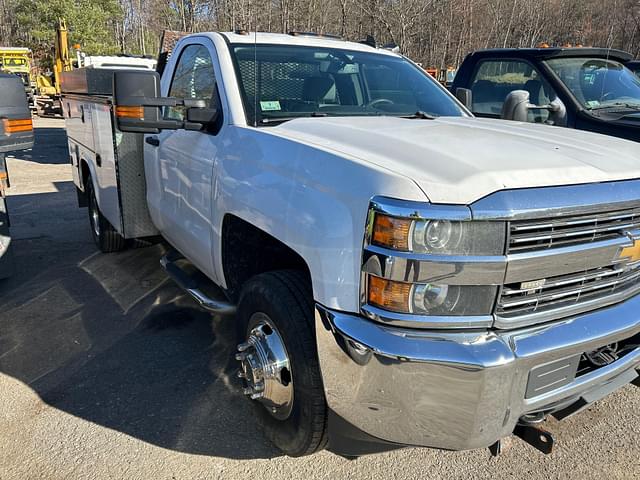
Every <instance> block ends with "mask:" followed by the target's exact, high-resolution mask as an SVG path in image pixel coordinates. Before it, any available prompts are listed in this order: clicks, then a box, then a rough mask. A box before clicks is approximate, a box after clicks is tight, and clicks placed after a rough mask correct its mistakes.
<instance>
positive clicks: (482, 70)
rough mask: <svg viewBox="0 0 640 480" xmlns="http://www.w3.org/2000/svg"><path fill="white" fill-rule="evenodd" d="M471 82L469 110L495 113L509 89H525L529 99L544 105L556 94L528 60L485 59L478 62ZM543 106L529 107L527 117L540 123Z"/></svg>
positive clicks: (543, 116)
mask: <svg viewBox="0 0 640 480" xmlns="http://www.w3.org/2000/svg"><path fill="white" fill-rule="evenodd" d="M472 80H473V81H472V82H471V91H472V92H473V98H472V100H473V106H472V111H473V113H476V114H479V115H485V116H491V117H499V116H500V113H501V112H502V105H503V104H504V100H505V98H507V95H509V93H510V92H512V91H513V90H526V91H527V92H529V99H530V102H531V103H533V104H535V105H547V104H548V103H549V102H550V101H551V100H553V99H554V98H555V97H556V95H555V93H553V91H552V89H551V86H550V85H549V84H548V83H547V81H546V80H545V79H544V78H543V77H542V75H541V74H540V73H539V72H538V70H536V69H535V68H534V67H533V66H532V65H531V64H530V63H528V62H524V61H521V60H486V61H484V62H482V63H480V66H479V67H478V68H477V69H476V72H475V74H474V76H473V79H472ZM548 118H549V112H548V111H547V110H530V111H529V121H530V122H534V123H544V122H545V121H547V119H548Z"/></svg>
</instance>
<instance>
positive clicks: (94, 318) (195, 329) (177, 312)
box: [0, 128, 278, 459]
mask: <svg viewBox="0 0 640 480" xmlns="http://www.w3.org/2000/svg"><path fill="white" fill-rule="evenodd" d="M39 130H41V129H37V130H36V132H37V138H38V139H39V141H41V140H42V139H48V140H47V141H51V142H52V144H56V145H57V144H59V143H61V140H60V137H62V139H63V140H64V131H62V130H61V129H55V128H52V129H44V130H52V131H53V132H51V134H47V135H46V136H44V135H43V134H42V133H43V132H39ZM49 137H52V138H49ZM62 143H63V144H64V141H62ZM36 151H37V149H36ZM30 155H31V154H30ZM26 157H27V155H25V156H21V157H19V158H20V159H25V160H30V162H40V161H42V162H45V161H46V162H48V163H53V164H56V163H63V162H62V160H60V159H58V158H51V157H49V156H46V157H37V156H33V155H32V156H31V157H30V159H28V158H26ZM59 160H60V161H59ZM64 162H66V151H65V155H64ZM21 165H24V168H26V169H29V168H37V167H38V165H34V164H33V163H27V162H24V163H21ZM22 173H29V171H25V172H22ZM59 187H61V188H58V189H57V190H58V191H57V192H54V193H42V194H38V193H29V194H28V195H18V196H16V197H14V198H10V200H12V201H11V202H10V203H11V205H10V206H13V207H15V210H16V222H15V223H16V229H18V230H20V229H22V232H21V233H22V236H20V237H18V239H17V240H15V241H14V242H13V244H12V249H13V253H14V255H15V263H16V266H17V269H16V272H15V274H14V275H13V276H12V277H11V278H9V279H7V280H0V372H1V373H3V374H6V375H10V376H11V377H14V378H16V379H18V380H20V381H22V382H23V383H25V384H28V385H29V386H30V387H31V388H32V389H33V390H34V391H36V392H37V393H38V395H39V396H40V397H41V398H42V400H43V401H45V402H46V403H48V404H49V405H51V406H53V407H55V408H58V409H60V410H62V411H64V412H67V413H69V414H72V415H75V416H77V417H79V418H82V419H85V420H87V421H90V422H94V423H96V424H99V425H102V426H104V427H107V428H110V429H114V430H117V431H120V432H123V433H125V434H127V435H130V436H132V437H135V438H137V439H140V440H143V441H145V442H149V443H151V444H155V445H158V446H161V447H164V448H167V449H172V450H176V451H180V452H187V453H195V454H201V455H212V456H220V457H228V458H238V459H246V458H271V457H274V456H276V455H278V453H277V451H276V450H275V449H274V448H273V447H272V446H271V445H270V443H269V442H268V441H267V440H266V439H265V438H264V436H263V435H262V433H261V432H260V431H259V430H257V428H256V425H255V421H254V418H255V417H254V415H253V412H252V409H253V406H252V405H251V404H250V403H249V402H248V401H246V400H245V399H244V397H243V396H242V395H241V394H240V393H239V384H238V381H237V380H236V378H235V360H234V359H233V350H234V345H235V338H234V329H233V319H232V318H231V319H221V318H212V317H211V316H210V315H208V314H206V313H204V312H202V311H201V310H199V309H197V308H196V306H195V304H194V303H193V302H192V301H191V300H190V299H188V298H186V297H185V296H184V295H183V294H182V292H181V291H180V290H178V288H177V287H176V286H175V285H174V284H173V283H172V282H171V281H170V280H168V279H167V277H166V275H165V273H164V272H163V271H162V269H161V268H160V266H159V258H160V256H161V255H162V253H163V251H164V248H165V247H164V246H163V245H155V246H152V247H148V248H140V249H132V250H128V251H125V252H122V253H118V254H110V255H103V254H99V253H96V249H95V246H94V245H93V243H92V241H91V236H90V233H89V227H88V223H87V219H86V211H84V210H78V209H77V206H76V203H75V193H74V191H73V188H71V186H70V185H68V184H64V185H62V184H60V185H59ZM56 219H58V221H56ZM60 219H62V220H60Z"/></svg>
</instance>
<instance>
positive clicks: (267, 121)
mask: <svg viewBox="0 0 640 480" xmlns="http://www.w3.org/2000/svg"><path fill="white" fill-rule="evenodd" d="M328 116H329V115H328V114H327V113H326V112H311V113H310V114H308V115H298V116H296V117H265V118H263V119H262V120H260V123H262V124H263V125H267V124H273V123H282V122H288V121H289V120H296V119H298V118H317V117H328Z"/></svg>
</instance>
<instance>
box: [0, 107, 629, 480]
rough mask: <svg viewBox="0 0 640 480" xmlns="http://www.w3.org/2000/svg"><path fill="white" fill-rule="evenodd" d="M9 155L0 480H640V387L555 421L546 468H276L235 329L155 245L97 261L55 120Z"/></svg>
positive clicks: (459, 456)
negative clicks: (258, 422) (241, 370)
mask: <svg viewBox="0 0 640 480" xmlns="http://www.w3.org/2000/svg"><path fill="white" fill-rule="evenodd" d="M36 127H37V129H36V133H37V145H36V148H35V149H34V150H33V151H30V152H21V153H18V154H16V155H15V157H12V158H9V160H8V164H9V172H10V175H11V179H12V184H13V188H12V189H11V197H10V198H9V210H10V212H11V218H12V233H13V236H14V239H15V241H14V243H13V249H14V254H15V256H16V263H17V265H18V269H17V272H16V274H15V275H14V276H13V277H12V278H10V279H8V280H5V281H0V392H1V394H0V479H1V480H9V479H19V480H25V479H48V480H56V479H65V480H69V479H94V478H96V479H111V478H113V479H153V480H159V479H205V478H206V479H209V478H212V479H218V478H239V477H251V478H262V479H279V478H286V479H288V480H293V479H298V478H300V479H306V480H308V479H311V478H314V479H315V478H327V479H333V478H354V479H356V478H362V479H365V478H384V479H387V478H393V479H416V478H463V479H465V480H470V479H479V478H527V479H537V478H541V479H550V478H594V479H595V478H597V479H602V478H607V479H611V478H640V460H639V453H640V439H639V437H638V433H637V432H638V431H640V415H638V411H640V390H638V389H637V388H634V387H630V386H629V387H625V388H624V389H622V390H620V391H618V392H616V393H615V394H613V395H611V396H610V397H608V398H607V399H605V400H603V401H601V402H599V403H597V404H596V405H594V406H593V407H592V408H591V409H590V410H588V411H587V412H585V413H583V414H581V415H579V416H577V417H573V418H570V419H568V420H566V421H565V422H563V423H555V422H549V425H548V428H549V429H551V430H552V431H554V433H555V436H556V440H557V446H556V448H555V451H554V453H553V454H552V455H549V456H543V455H541V454H538V453H537V452H536V451H535V450H533V449H532V448H530V447H528V446H526V445H525V444H523V443H522V442H521V441H520V440H518V439H514V440H513V442H512V445H511V447H510V448H509V449H507V451H506V452H505V453H503V454H502V455H501V456H500V457H499V458H497V459H494V458H491V457H490V455H489V453H488V451H485V450H482V451H473V452H440V451H434V450H427V449H404V450H398V451H395V452H389V453H385V454H378V455H370V456H366V457H361V458H359V459H357V460H347V459H344V458H342V457H340V456H337V455H335V454H333V453H331V452H322V453H319V454H317V455H314V456H312V457H307V458H302V459H292V458H287V457H282V456H280V455H279V454H278V452H277V451H276V450H274V448H273V447H272V446H271V445H270V444H269V443H268V442H267V441H266V440H265V438H264V437H263V435H262V434H261V433H260V431H258V430H256V428H255V425H254V422H253V417H252V415H251V410H250V408H249V405H248V402H247V401H245V400H244V399H243V398H242V396H241V395H240V394H239V393H238V385H237V383H236V380H235V379H234V377H233V360H232V356H231V352H232V350H233V341H232V337H233V335H232V333H231V330H232V329H231V327H230V326H229V322H228V321H227V322H223V321H221V320H220V319H216V318H211V317H210V316H208V315H207V314H205V313H203V312H201V311H199V310H197V309H196V307H195V305H194V304H193V303H192V302H191V301H190V300H188V299H187V298H185V297H184V296H183V295H182V294H181V293H180V291H179V290H178V289H177V288H176V287H175V286H174V285H173V283H172V282H171V281H169V280H167V279H166V277H165V275H164V274H163V272H162V271H161V270H160V268H159V267H158V258H159V256H160V254H161V250H162V248H161V247H160V246H156V247H151V248H144V249H136V250H129V251H126V252H124V253H121V254H114V255H102V254H98V253H96V249H95V247H94V245H93V243H92V240H91V236H90V233H89V227H88V221H87V218H86V216H87V214H86V209H78V208H77V206H76V198H75V192H74V188H73V183H72V181H71V172H70V169H69V166H68V163H67V151H66V138H65V136H64V130H63V124H62V122H61V121H60V120H53V119H50V120H49V119H48V120H42V119H37V120H36Z"/></svg>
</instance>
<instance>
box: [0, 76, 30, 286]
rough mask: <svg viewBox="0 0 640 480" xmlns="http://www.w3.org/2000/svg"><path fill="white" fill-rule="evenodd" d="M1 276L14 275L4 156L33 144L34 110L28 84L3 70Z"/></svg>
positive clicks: (0, 114) (0, 87)
mask: <svg viewBox="0 0 640 480" xmlns="http://www.w3.org/2000/svg"><path fill="white" fill-rule="evenodd" d="M0 91H1V92H2V95H0V279H2V278H6V277H8V276H9V275H11V273H12V270H13V261H12V258H11V250H9V245H10V243H11V237H10V235H9V212H8V210H7V204H6V202H5V194H6V189H8V188H9V186H10V184H9V172H8V171H7V166H6V163H5V159H4V155H5V153H6V152H11V151H13V150H24V149H27V148H31V147H32V146H33V126H32V123H31V111H30V110H29V106H28V104H27V99H26V97H25V96H24V84H23V83H22V81H21V80H20V79H19V78H17V77H16V76H14V75H7V74H2V73H0Z"/></svg>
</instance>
